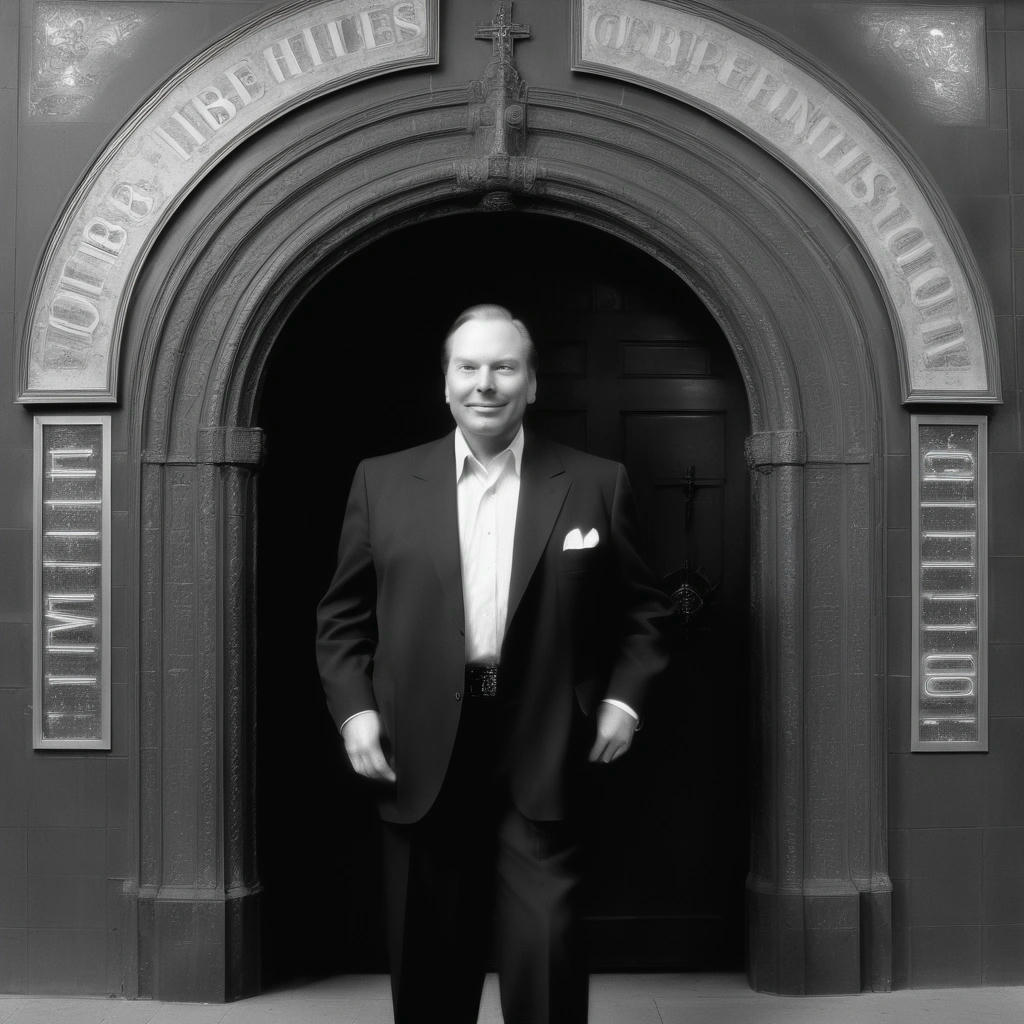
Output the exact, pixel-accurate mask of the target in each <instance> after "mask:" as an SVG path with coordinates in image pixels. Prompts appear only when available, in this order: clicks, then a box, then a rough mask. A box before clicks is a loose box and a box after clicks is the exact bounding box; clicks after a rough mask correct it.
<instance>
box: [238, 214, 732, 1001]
mask: <svg viewBox="0 0 1024 1024" xmlns="http://www.w3.org/2000/svg"><path fill="white" fill-rule="evenodd" d="M483 301H492V302H493V301H496V302H500V303H503V304H505V305H507V306H508V307H509V308H511V309H513V310H515V311H516V312H517V313H519V314H521V315H522V316H523V318H524V319H525V320H526V322H527V323H528V324H529V326H530V328H531V330H532V333H533V335H534V337H535V339H536V342H537V346H538V349H539V351H540V360H541V373H540V380H539V388H538V402H537V404H536V406H534V407H532V408H531V409H530V412H529V422H530V423H532V425H533V426H534V427H535V428H536V429H537V430H539V431H541V432H544V433H547V434H548V435H550V436H552V437H554V438H556V439H559V440H563V441H565V442H567V443H569V444H572V445H575V446H577V447H580V448H583V449H587V450H590V451H593V452H595V453H597V454H600V455H605V456H608V457H611V458H615V459H619V460H622V461H623V462H625V464H626V466H627V468H628V470H629V474H630V477H631V479H632V482H633V486H634V489H635V491H636V496H637V500H638V504H639V507H640V511H641V517H642V520H643V522H644V524H645V527H646V529H647V531H648V533H649V535H650V540H651V545H650V547H651V554H652V560H653V564H654V567H655V569H656V571H657V572H658V574H659V575H660V576H663V577H665V576H668V575H669V574H671V573H673V572H677V571H678V570H680V569H682V568H683V567H684V566H687V565H688V566H689V568H690V569H691V570H692V571H694V572H696V571H697V570H699V571H700V572H701V573H703V575H704V576H705V577H706V579H707V580H708V582H709V584H710V585H712V586H713V587H714V588H715V589H714V591H713V593H712V594H711V597H710V600H709V602H708V604H707V606H706V608H705V609H704V611H703V612H702V613H700V614H698V615H697V616H696V617H695V618H694V620H693V622H692V623H691V624H690V625H689V627H687V628H686V629H685V631H683V630H681V632H680V636H679V651H678V659H677V665H676V667H675V669H674V670H673V673H672V676H671V678H670V679H669V680H668V682H667V684H666V685H665V686H664V687H662V688H661V690H660V691H659V692H657V693H656V694H655V695H654V696H653V698H652V700H651V703H650V706H649V708H648V709H647V713H646V716H645V717H646V721H645V724H644V728H643V730H642V732H641V733H640V735H639V737H638V742H637V744H636V746H635V748H634V750H633V751H632V752H631V753H630V755H629V757H628V758H625V759H624V760H623V761H622V762H621V763H620V764H617V765H615V766H612V768H611V769H610V770H609V771H607V772H606V773H604V778H603V781H602V782H601V784H600V786H599V788H598V790H597V794H598V795H597V799H596V801H595V803H596V809H597V811H598V813H597V815H596V817H595V822H596V824H595V829H596V831H597V832H598V833H599V835H598V836H596V837H595V838H596V842H595V843H593V844H591V845H592V849H593V850H594V864H593V869H594V870H593V887H592V888H593V898H592V913H591V925H592V932H593V939H594V942H593V958H592V959H593V964H594V966H595V968H597V969H602V968H604V969H618V970H637V969H669V970H686V969H694V970H696V969H702V970H706V969H714V968H720V967H728V968H739V967H741V966H742V942H743V928H742V898H743V881H744V873H745V867H746V863H747V844H748V839H747V814H746V806H745V792H746V787H745V774H746V754H745V751H746V728H745V705H744V700H745V692H746V654H745V650H746V632H747V618H746V610H747V593H748V559H747V536H748V525H747V488H746V470H745V467H744V463H743V455H742V443H743V438H744V436H745V433H746V431H747V412H746V402H745V397H744V394H743V388H742V386H741V384H740V381H739V376H738V371H737V369H736V365H735V363H734V361H733V359H732V356H731V354H730V352H729V349H728V346H727V344H726V342H725V340H724V338H723V337H722V335H721V333H720V331H719V330H718V328H717V326H716V325H715V323H714V321H713V320H712V319H711V317H710V316H709V315H708V313H707V311H706V309H705V308H704V307H703V305H702V304H701V303H700V301H699V300H698V299H697V298H696V297H695V296H694V295H693V293H692V292H690V291H689V290H688V289H687V288H686V287H685V285H684V284H683V283H682V282H681V281H680V280H679V279H678V278H677V277H676V276H675V275H674V274H672V273H671V272H669V271H668V270H667V269H665V268H664V267H663V266H661V265H660V264H658V263H656V262H655V261H654V260H652V259H650V258H649V257H647V256H645V255H644V254H642V253H639V252H637V251H636V250H634V249H632V248H630V247H628V246H626V245H624V244H622V243H619V242H615V241H614V240H612V239H610V238H609V237H608V236H606V235H604V234H602V233H599V232H597V231H596V230H594V229H592V228H587V227H585V226H582V225H579V224H574V223H572V222H568V221H560V220H556V219H554V218H548V217H530V216H522V215H516V214H502V215H500V216H498V215H484V216H478V215H469V216H462V217H448V218H444V219H443V220H441V221H438V222H436V223H427V224H423V225H420V226H418V227H416V228H411V229H407V230H405V231H402V232H400V233H397V234H395V235H393V236H389V237H388V238H386V239H384V240H383V241H381V242H379V243H377V244H375V245H373V246H371V247H369V248H368V249H367V250H365V251H364V252H362V253H359V254H357V255H356V256H354V257H352V258H350V259H349V260H346V261H345V262H344V263H343V264H341V265H340V266H339V268H338V270H337V271H335V272H334V273H333V274H331V275H329V276H328V277H327V278H325V280H324V281H323V283H322V284H321V285H320V286H318V288H317V289H316V290H315V291H314V292H313V293H311V295H310V296H309V297H308V298H307V300H306V301H305V302H304V303H303V304H302V306H301V307H300V308H299V309H298V310H297V311H296V313H295V315H294V316H293V317H292V319H291V320H290V322H289V324H288V326H287V328H286V330H285V332H284V333H283V334H282V336H281V338H280V339H279V340H278V342H277V345H276V346H275V349H274V352H273V355H272V358H271V361H270V363H269V366H268V370H267V375H266V382H265V384H264V392H263V399H262V403H261V423H262V425H263V426H264V427H265V428H266V431H267V444H268V454H267V459H266V463H265V466H264V467H263V469H262V470H261V472H260V477H259V493H260V509H259V517H260V518H259V524H260V526H259V528H260V554H259V565H260V575H259V601H260V605H259V621H260V632H259V640H260V650H259V659H260V660H259V666H260V667H259V675H260V683H259V694H258V700H259V707H260V710H259V737H260V741H259V797H260V808H259V809H260V822H259V830H258V835H259V844H260V851H259V852H260V872H261V877H262V879H263V882H264V888H265V892H264V947H265V949H266V951H267V964H266V977H267V979H268V981H272V980H278V981H283V980H286V979H288V978H295V977H298V976H300V975H303V974H315V973H324V972H331V971H334V970H357V971H358V970H367V969H383V968H384V966H385V963H384V957H383V947H384V943H383V932H382V928H381V912H380V906H381V904H380V894H379V878H378V876H379V868H378V863H377V853H376V841H375V836H374V835H373V834H372V831H373V820H374V812H373V807H372V805H371V803H370V800H369V798H368V795H367V794H366V792H365V790H364V788H363V787H362V786H361V785H360V784H359V781H358V780H356V779H354V778H353V777H352V775H351V773H350V772H349V771H348V769H347V767H346V766H345V764H344V762H343V759H342V758H343V755H342V753H341V751H340V748H339V745H338V743H337V739H336V736H335V735H334V731H333V727H332V726H331V723H330V720H329V718H328V716H327V714H326V710H325V708H324V703H323V696H322V692H321V690H320V684H319V680H318V678H317V674H316V666H315V662H314V659H313V643H314V620H313V609H314V608H315V605H316V602H317V601H318V599H319V598H320V596H321V595H322V593H323V591H324V589H325V588H326V586H327V583H328V581H329V579H330V576H331V572H332V570H333V565H334V557H335V549H336V544H337V536H338V531H339V529H340V526H341V515H342V512H343V510H344V505H345V497H346V494H347V492H348V486H349V482H350V480H351V476H352V472H353V470H354V468H355V465H356V463H357V462H358V461H359V459H361V458H364V457H366V456H369V455H375V454H379V453H381V452H386V451H394V450H396V449H398V448H402V447H405V446H408V445H413V444H418V443H420V442H422V441H425V440H428V439H430V438H433V437H437V436H440V435H441V434H442V433H444V432H445V431H446V430H449V429H451V417H450V415H449V413H448V410H447V408H446V406H445V405H444V403H443V401H442V397H441V396H442V379H441V373H440V345H441V339H442V338H443V336H444V332H445V329H446V328H447V326H448V324H449V323H450V322H451V320H452V319H453V318H454V316H455V314H456V313H458V312H459V311H460V310H461V309H463V308H465V307H466V306H468V305H470V304H472V303H475V302H483ZM311 367H314V368H315V372H314V373H311V372H310V368H311ZM691 467H693V468H692V473H691ZM310 880H313V881H312V886H313V888H312V890H310V888H309V885H310ZM310 891H313V892H315V898H313V899H307V898H304V897H305V896H306V895H308V893H309V892H310Z"/></svg>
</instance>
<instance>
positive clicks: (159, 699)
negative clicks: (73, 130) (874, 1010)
mask: <svg viewBox="0 0 1024 1024" xmlns="http://www.w3.org/2000/svg"><path fill="white" fill-rule="evenodd" d="M464 98H465V93H464V91H463V90H462V89H452V90H448V91H444V90H436V89H435V90H429V89H426V88H424V89H423V91H410V92H408V93H407V94H405V95H404V96H402V97H401V98H400V99H397V100H396V99H393V98H390V99H389V98H386V96H385V95H384V94H383V93H381V92H376V91H374V90H373V89H372V88H370V89H368V90H367V92H366V94H365V96H364V101H363V102H362V103H361V104H360V105H359V106H358V108H357V109H355V110H354V111H353V110H350V109H348V108H345V107H344V106H343V105H342V106H336V105H334V104H333V103H332V102H330V101H324V102H323V103H321V104H318V105H315V106H310V107H307V108H305V109H303V110H302V111H300V112H297V113H296V114H295V115H294V116H292V117H290V118H288V119H286V120H283V121H280V122H278V123H276V124H275V125H273V126H272V127H271V128H269V129H268V130H266V131H265V132H263V133H262V134H261V135H260V136H258V137H256V138H254V139H253V140H252V141H251V143H250V144H249V146H248V147H247V148H246V149H245V150H244V151H241V152H240V153H239V154H238V155H237V156H236V158H235V159H234V160H233V161H232V162H231V163H230V164H224V165H222V166H221V167H220V168H218V169H217V170H216V171H214V172H213V173H212V174H211V175H210V176H209V177H208V178H207V179H206V180H205V181H204V183H203V185H202V187H201V188H200V189H198V190H197V192H196V193H195V194H194V196H193V197H192V198H191V200H190V201H189V203H188V204H187V205H186V206H184V207H183V208H182V210H181V211H180V213H179V216H178V217H177V219H176V220H175V221H174V222H173V223H172V224H171V225H170V226H169V228H168V230H167V231H166V232H165V233H164V234H163V236H162V237H161V239H160V240H159V243H158V244H157V246H156V247H155V248H154V250H153V252H152V254H151V256H150V258H149V260H148V262H147V264H146V267H145V270H144V272H143V275H142V276H141V278H140V280H139V282H138V285H137V287H136V290H135V294H134V298H133V303H132V308H131V310H130V313H129V317H128V321H127V324H126V331H125V338H126V343H127V349H126V351H125V353H124V359H125V362H124V364H123V367H122V374H123V378H124V379H125V380H126V381H128V382H131V392H130V394H126V395H125V398H126V399H127V402H128V411H129V417H130V423H129V437H130V438H131V439H132V442H131V443H132V444H133V453H132V457H131V458H130V465H131V466H132V467H133V472H135V473H136V477H135V486H136V488H137V491H136V493H137V497H138V504H139V507H140V510H141V517H140V521H139V523H138V532H137V534H136V536H135V538H134V540H135V541H137V544H135V545H133V546H134V548H135V550H137V551H138V553H139V554H138V557H139V563H138V566H137V568H138V576H139V606H138V616H137V618H138V622H139V636H138V645H139V646H138V650H139V662H140V666H139V667H140V673H139V692H138V708H137V710H138V720H139V728H140V736H139V761H138V769H139V817H138V820H139V848H138V854H139V861H138V863H139V875H138V889H137V892H132V893H130V894H128V900H129V904H130V910H131V912H132V918H133V919H135V920H137V924H138V927H137V938H138V946H137V948H138V994H140V995H152V996H155V997H158V998H164V999H166V998H172V999H174V998H178V999H214V1000H216V999H230V998H237V997H239V996H242V995H245V994H248V993H250V992H252V991H254V990H255V987H256V986H257V985H258V978H257V975H256V967H257V964H258V941H259V936H258V927H257V915H256V912H255V911H256V904H257V901H258V899H259V872H258V866H257V865H256V863H255V860H254V853H253V851H254V843H253V836H254V829H255V827H256V826H255V823H254V820H253V816H252V813H251V809H252V788H251V787H252V777H253V776H252V754H253V743H254V725H255V721H254V709H253V707H252V703H251V700H252V676H253V671H252V649H253V647H252V634H253V629H254V626H255V623H254V621H253V600H252V584H253V579H252V572H253V562H254V559H253V550H254V544H255V543H256V524H255V522H254V515H253V510H254V500H253V488H254V480H255V475H256V473H257V469H258V465H259V459H260V450H261V436H260V433H259V431H258V430H257V429H256V428H255V427H254V426H253V424H254V422H255V419H254V410H255V408H256V404H257V400H258V392H259V387H260V380H261V373H262V368H263V365H264V361H265V359H266V356H267V354H268V352H269V351H270V348H271V346H272V345H273V343H274V339H275V337H276V334H277V332H278V330H279V329H280V327H281V325H282V323H283V322H284V320H285V319H286V318H287V316H288V314H289V312H290V310H291V309H292V308H294V306H295V304H296V303H297V302H298V301H299V300H300V298H301V296H302V295H303V294H304V293H305V292H306V291H307V290H308V289H309V288H310V287H311V286H312V284H313V283H314V282H315V281H316V280H317V279H318V278H319V277H320V276H322V275H323V274H324V273H325V272H326V271H327V270H328V269H329V268H331V267H333V266H336V265H337V264H338V263H339V262H341V261H342V260H343V259H344V258H345V256H346V255H347V254H349V253H350V252H352V251H354V250H355V249H357V248H359V247H360V246H362V245H365V244H368V243H369V242H370V241H372V240H373V239H374V238H375V237H378V236H379V235H381V234H382V233H385V232H387V231H389V230H392V229H394V228H395V227H398V226H400V225H402V224H407V223H409V222H411V221H415V220H422V219H424V218H430V217H444V216H450V215H457V214H458V212H459V211H461V210H464V209H466V208H467V207H472V208H475V207H476V205H477V204H478V203H479V202H480V200H481V196H482V194H481V192H480V191H477V190H475V189H474V188H473V187H466V186H465V185H463V184H460V181H459V176H458V173H457V165H458V161H459V160H460V159H461V158H463V157H464V156H465V155H466V151H467V135H466V133H465V127H464V126H465V121H464V106H463V104H464ZM375 100H378V102H375ZM645 111H646V112H645ZM530 116H531V127H532V129H533V131H534V132H535V133H536V135H535V142H534V144H533V147H532V155H533V156H534V157H535V160H536V174H535V176H534V177H533V178H532V179H531V180H529V181H524V182H522V183H521V184H520V186H519V187H518V188H517V189H515V190H514V192H513V194H511V195H510V196H509V197H508V201H509V202H511V203H513V204H515V206H516V207H517V208H520V209H523V210H528V211H532V212H536V213H540V214H546V215H549V216H562V217H569V216H571V217H573V218H575V219H578V220H583V221H585V222H587V223H589V224H591V225H593V226H594V227H597V228H599V229H601V230H604V231H608V232H611V233H613V234H615V235H616V236H618V237H620V238H622V239H625V240H626V241H628V242H630V243H631V244H633V245H635V246H638V247H640V248H641V249H643V250H645V251H646V252H649V253H650V254H652V255H654V256H655V257H656V258H658V259H659V260H661V261H662V262H664V263H665V264H667V265H668V266H670V267H671V268H672V269H674V270H675V271H676V272H677V273H678V274H679V275H680V276H681V277H683V278H684V279H685V280H686V281H687V283H688V284H689V285H690V286H691V287H692V288H693V289H694V290H696V291H697V293H698V294H699V295H700V296H701V297H702V298H703V300H704V301H705V303H706V304H707V305H708V307H709V309H711V311H712V312H713V314H714V315H715V317H716V318H717V319H718V321H719V323H720V324H721V325H722V327H723V330H724V331H725V333H726V335H727V337H728V338H729V340H730V344H731V345H732V347H733V351H734V353H735V355H736V358H737V362H738V364H739V366H740V369H741V373H742V374H743V377H744V380H745V383H746V386H747V391H748V396H749V401H750V409H751V423H752V431H753V432H752V435H751V437H750V439H749V441H748V446H747V447H748V462H749V465H750V468H751V471H752V473H753V487H752V499H753V524H752V529H753V544H752V549H753V550H752V558H753V566H754V569H753V581H752V602H753V606H754V619H755V638H754V664H755V676H756V678H755V681H754V700H755V714H756V726H755V729H754V753H753V760H754V762H755V764H756V768H757V783H756V788H755V793H754V804H755V815H754V822H753V843H752V851H751V871H750V876H749V881H748V894H749V907H750V914H749V919H750V928H749V931H750V941H749V948H750V963H749V973H750V978H751V981H752V983H753V984H754V985H755V986H756V987H757V988H760V989H764V990H769V991H779V992H803V991H856V990H859V989H861V988H862V987H863V988H875V989H879V988H881V989H884V988H887V987H888V985H889V983H890V976H891V967H890V960H891V956H890V944H891V943H890V937H889V933H890V925H889V914H890V901H891V885H890V883H889V879H888V875H887V861H886V851H885V759H884V758H885V755H884V742H883V741H884V730H885V720H884V701H883V697H882V692H883V691H882V683H881V679H882V669H883V660H882V653H881V640H880V631H879V628H878V624H879V620H880V616H881V607H882V600H883V597H882V595H883V590H882V587H881V578H882V561H881V556H882V541H881V532H880V525H879V524H881V523H882V522H883V516H882V514H881V511H880V509H881V507H882V506H881V499H882V487H881V482H880V463H881V454H882V451H883V438H882V431H881V429H880V416H881V409H882V408H883V406H887V407H894V406H895V405H896V401H897V399H896V396H895V387H896V383H895V382H896V381H897V378H898V374H897V373H896V371H895V367H894V364H893V355H892V351H893V350H892V339H891V335H890V333H889V327H888V322H887V318H886V313H885V308H884V305H883V303H882V300H881V298H880V296H879V294H878V292H877V291H876V288H875V286H874V284H873V282H872V280H871V276H870V274H869V272H868V270H867V268H866V267H865V266H864V264H863V263H862V262H861V261H860V258H859V257H858V256H857V255H856V252H855V250H854V249H853V248H852V247H851V245H850V242H849V237H848V236H847V235H846V234H845V232H844V231H843V230H842V229H841V228H840V227H839V225H838V224H837V223H836V221H835V220H834V219H833V218H832V217H831V216H830V215H829V214H828V213H827V211H826V210H825V209H824V207H823V206H822V205H821V203H820V202H819V201H818V200H817V199H815V198H814V197H813V196H812V195H811V194H810V193H809V192H808V191H807V189H806V188H805V187H804V186H803V185H801V184H800V183H799V182H798V181H797V180H796V179H794V178H793V176H792V175H790V174H789V173H788V172H786V171H785V170H783V169H782V168H781V167H780V166H779V165H777V164H776V163H774V162H773V161H772V160H770V159H769V158H768V157H766V156H765V154H764V153H763V152H762V151H761V150H759V149H758V148H757V147H755V146H753V145H752V144H750V143H747V142H746V141H744V140H742V139H740V138H738V137H737V136H735V135H734V134H733V133H732V132H730V131H729V130H728V129H725V128H723V127H722V126H721V125H718V124H716V123H714V122H712V121H710V120H709V119H708V118H706V117H705V116H704V115H701V114H699V113H697V112H695V111H691V110H683V109H681V110H679V111H678V112H677V116H676V117H675V118H674V119H673V121H672V123H671V124H669V123H667V122H666V121H665V120H662V119H660V118H658V117H657V116H655V115H654V114H652V113H651V112H650V110H649V108H645V109H641V108H640V106H639V105H636V104H633V103H632V102H631V101H630V100H629V98H628V97H627V98H626V100H625V101H623V102H617V103H609V102H606V101H604V100H602V99H600V98H587V97H585V96H581V95H579V94H572V95H569V94H563V93H559V92H554V91H548V92H543V93H540V94H538V93H536V92H535V93H534V94H532V96H531V114H530ZM493 216H495V217H500V216H501V214H500V212H496V213H494V214H493ZM310 372H315V367H313V368H311V370H310ZM837 509H838V510H840V513H841V514H839V515H837V514H836V510H837ZM865 553H867V555H866V557H865ZM136 915H137V916H136Z"/></svg>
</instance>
